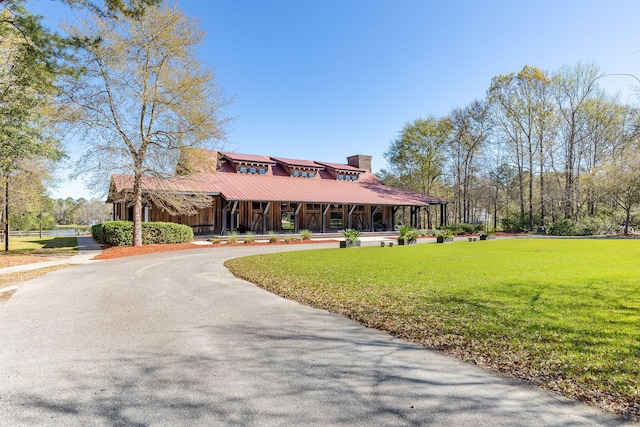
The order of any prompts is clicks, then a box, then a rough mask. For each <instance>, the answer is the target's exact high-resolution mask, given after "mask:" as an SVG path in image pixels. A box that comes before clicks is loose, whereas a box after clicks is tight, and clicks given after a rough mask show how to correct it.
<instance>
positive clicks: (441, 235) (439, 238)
mask: <svg viewBox="0 0 640 427" xmlns="http://www.w3.org/2000/svg"><path fill="white" fill-rule="evenodd" d="M436 242H438V243H448V242H453V232H452V231H451V230H442V231H438V233H437V234H436Z"/></svg>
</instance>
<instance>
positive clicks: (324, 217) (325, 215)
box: [320, 204, 331, 233]
mask: <svg viewBox="0 0 640 427" xmlns="http://www.w3.org/2000/svg"><path fill="white" fill-rule="evenodd" d="M322 206H323V205H322V204H320V210H321V211H322V232H323V233H324V232H325V228H326V227H325V226H326V224H327V212H329V209H330V208H331V204H328V205H327V207H326V208H324V209H323V208H322Z"/></svg>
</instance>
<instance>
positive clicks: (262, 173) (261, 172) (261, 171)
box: [258, 168, 267, 175]
mask: <svg viewBox="0 0 640 427" xmlns="http://www.w3.org/2000/svg"><path fill="white" fill-rule="evenodd" d="M258 172H259V173H260V175H266V174H267V169H266V168H260V169H258Z"/></svg>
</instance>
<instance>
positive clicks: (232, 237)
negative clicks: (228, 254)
mask: <svg viewBox="0 0 640 427" xmlns="http://www.w3.org/2000/svg"><path fill="white" fill-rule="evenodd" d="M227 242H229V243H238V233H236V232H235V231H234V232H233V233H231V234H229V237H228V238H227Z"/></svg>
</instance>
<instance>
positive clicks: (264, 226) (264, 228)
mask: <svg viewBox="0 0 640 427" xmlns="http://www.w3.org/2000/svg"><path fill="white" fill-rule="evenodd" d="M270 207H271V202H267V204H266V205H265V207H264V209H263V211H262V234H267V214H268V213H269V208H270Z"/></svg>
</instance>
